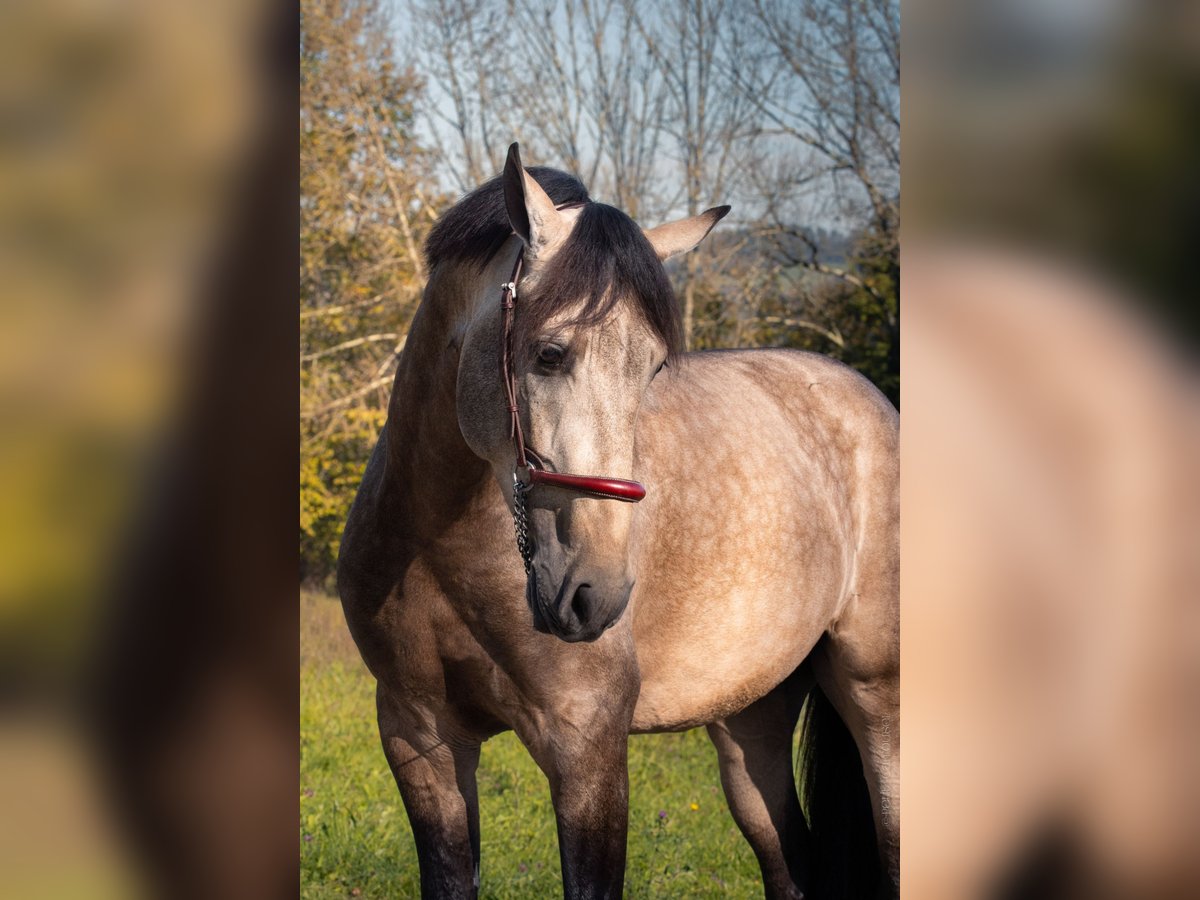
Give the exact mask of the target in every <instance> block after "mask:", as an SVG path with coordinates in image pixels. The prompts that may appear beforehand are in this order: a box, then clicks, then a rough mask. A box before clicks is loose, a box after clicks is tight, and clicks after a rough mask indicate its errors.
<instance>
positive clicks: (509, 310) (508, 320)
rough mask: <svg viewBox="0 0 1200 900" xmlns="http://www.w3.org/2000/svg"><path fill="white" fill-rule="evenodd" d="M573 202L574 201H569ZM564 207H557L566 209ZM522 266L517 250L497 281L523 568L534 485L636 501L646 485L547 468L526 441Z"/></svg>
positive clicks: (529, 556) (528, 562) (528, 552)
mask: <svg viewBox="0 0 1200 900" xmlns="http://www.w3.org/2000/svg"><path fill="white" fill-rule="evenodd" d="M572 205H574V204H572ZM565 208H566V207H559V209H565ZM524 266H525V252H524V250H523V249H522V251H521V252H520V253H518V254H517V260H516V262H515V263H514V264H513V270H512V275H511V276H510V277H509V280H508V281H506V282H504V284H502V285H500V307H501V309H502V310H503V318H504V325H503V338H502V348H501V354H500V356H501V362H500V366H501V379H502V380H503V382H504V392H505V397H506V399H507V401H508V415H509V422H510V425H509V435H510V437H511V439H512V442H513V450H514V452H515V454H516V465H515V467H514V468H513V519H514V521H515V525H516V531H517V547H518V549H519V550H520V551H521V558H522V559H523V560H524V562H525V571H526V572H529V570H530V568H531V567H532V565H533V548H532V545H531V544H530V541H529V531H528V519H527V511H526V507H527V497H526V495H527V494H528V493H529V492H530V491H531V490H533V488H534V487H535V486H537V485H539V484H540V485H545V486H546V487H555V488H559V489H560V490H564V491H573V492H575V493H577V494H584V495H586V496H588V497H594V498H595V499H597V500H621V501H624V502H626V503H637V502H638V501H639V500H641V499H642V498H643V497H645V496H646V488H645V486H643V485H642V484H640V483H638V482H636V481H628V480H626V479H624V478H609V477H606V476H596V475H568V474H566V473H564V472H549V471H547V470H546V467H545V463H544V462H543V461H542V459H541V457H539V456H538V455H537V454H536V453H535V452H534V451H533V450H531V449H530V448H529V447H527V446H526V445H525V433H524V431H522V429H521V409H520V406H519V405H518V403H517V373H516V370H515V368H514V356H515V354H514V352H513V345H512V344H513V318H514V315H515V312H516V305H517V286H518V285H519V284H520V281H521V272H522V271H523V269H524Z"/></svg>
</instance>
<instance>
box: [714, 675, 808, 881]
mask: <svg viewBox="0 0 1200 900" xmlns="http://www.w3.org/2000/svg"><path fill="white" fill-rule="evenodd" d="M805 674H806V675H807V673H805ZM793 682H794V679H792V680H789V681H788V682H785V683H784V684H782V685H780V686H779V687H777V688H775V690H773V691H772V692H771V693H769V694H767V695H766V696H765V697H763V698H762V699H760V700H758V701H756V702H755V703H752V704H751V705H750V706H748V707H747V708H746V709H744V710H742V711H741V712H740V713H737V714H736V715H733V716H730V717H729V718H727V719H725V720H723V721H720V722H714V723H713V724H712V725H709V726H708V736H709V738H710V739H711V740H712V742H713V745H714V746H715V747H716V748H717V757H718V760H719V762H720V767H721V786H722V787H723V788H724V789H725V798H726V799H727V800H728V801H729V809H730V811H731V812H732V813H733V819H734V821H735V822H737V825H738V828H740V829H741V832H742V834H743V835H744V836H745V837H746V840H747V841H748V842H749V843H750V846H751V848H753V850H754V855H755V856H756V857H758V864H759V867H760V868H761V869H762V875H763V888H764V890H765V892H766V895H767V898H768V900H774V898H789V900H796V898H801V897H804V896H805V895H804V891H805V889H806V882H807V876H808V859H807V850H808V846H807V845H808V827H807V825H805V822H804V815H803V813H802V812H801V811H800V801H799V799H798V798H797V796H796V781H795V775H794V773H793V771H792V733H793V731H794V730H795V727H796V720H797V719H798V717H799V714H800V703H801V702H802V700H803V697H804V690H805V689H806V685H798V684H794V683H793Z"/></svg>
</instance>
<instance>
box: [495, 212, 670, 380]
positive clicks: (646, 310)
mask: <svg viewBox="0 0 1200 900" xmlns="http://www.w3.org/2000/svg"><path fill="white" fill-rule="evenodd" d="M551 196H552V197H553V195H551ZM555 200H556V202H557V203H562V202H569V201H559V200H557V198H555ZM622 300H628V301H630V302H632V303H633V304H634V308H635V309H636V310H637V311H638V313H639V314H640V315H641V316H642V318H643V319H644V320H645V322H646V324H647V325H649V326H650V328H651V329H652V330H653V331H654V333H655V334H657V335H658V337H659V338H661V339H662V341H663V342H664V343H665V344H666V345H667V352H668V354H669V355H670V356H672V357H674V356H676V355H677V354H678V353H679V352H680V351H681V349H682V346H683V328H682V323H681V321H680V314H679V304H678V303H677V302H676V299H675V291H674V290H673V289H672V287H671V281H670V279H668V278H667V273H666V270H665V269H663V265H662V263H661V262H660V261H659V259H658V255H657V254H656V253H655V252H654V248H653V247H652V246H651V245H650V241H649V240H647V239H646V236H645V234H643V232H642V229H641V228H639V227H638V225H637V224H636V223H635V222H634V221H633V219H631V218H629V216H627V215H625V213H623V212H621V211H620V210H619V209H616V208H614V207H612V206H607V205H605V204H603V203H588V204H586V205H585V206H583V207H582V209H581V210H580V212H579V218H578V219H577V220H576V223H575V227H574V229H573V230H572V231H571V235H570V237H568V238H567V240H566V242H565V243H564V244H563V246H562V247H561V248H560V249H559V250H558V252H557V253H555V254H554V258H553V259H551V260H550V263H549V265H548V266H547V268H546V270H545V272H544V273H542V274H541V275H540V277H539V278H538V280H537V283H536V286H535V287H534V288H533V289H532V290H530V291H527V292H524V293H521V294H520V298H519V300H518V302H517V315H516V319H515V322H514V329H513V339H514V346H516V347H517V348H519V350H518V352H520V350H527V349H528V348H529V347H530V346H531V345H532V343H533V340H534V338H535V333H536V332H537V330H538V329H539V328H541V327H542V325H544V324H545V323H546V321H548V320H549V319H550V318H551V317H552V316H553V315H554V314H555V313H557V312H559V311H560V310H561V309H562V308H563V307H564V306H566V305H569V304H576V303H579V302H582V304H583V305H582V307H581V308H580V309H579V311H578V312H577V314H576V315H574V316H573V317H572V318H571V322H570V324H572V325H594V324H598V323H599V322H601V321H603V320H604V319H605V318H607V317H608V315H609V314H610V313H611V312H612V310H613V308H614V307H615V306H616V305H617V303H619V302H621V301H622Z"/></svg>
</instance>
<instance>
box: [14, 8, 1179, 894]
mask: <svg viewBox="0 0 1200 900" xmlns="http://www.w3.org/2000/svg"><path fill="white" fill-rule="evenodd" d="M297 13H299V15H297ZM897 28H898V24H897V16H896V9H895V5H894V4H892V3H887V2H878V3H877V2H872V0H854V2H849V0H846V2H821V3H818V2H801V3H783V2H779V3H776V2H770V0H738V2H734V0H726V2H724V3H719V2H712V3H710V2H697V0H691V2H687V3H682V2H680V3H675V2H670V0H664V2H661V3H638V4H633V3H625V2H620V0H611V2H603V0H601V2H595V3H590V2H589V3H584V2H581V0H570V2H569V0H560V2H556V3H552V2H548V0H547V2H537V0H513V2H511V3H502V4H493V3H490V2H488V0H476V2H451V0H445V2H442V3H438V2H434V0H414V2H412V3H406V2H404V0H396V3H395V4H394V5H393V4H383V3H372V2H362V0H355V2H342V3H333V2H322V3H317V2H310V0H303V2H302V3H301V4H300V8H299V9H297V8H296V6H295V5H293V4H272V3H268V2H265V0H264V2H249V3H248V2H244V0H239V2H236V3H234V2H216V3H208V4H204V5H202V6H201V5H198V4H187V3H181V4H154V3H150V2H138V0H130V2H117V3H107V4H96V3H91V2H66V0H54V2H48V3H36V4H35V3H20V2H18V3H12V4H5V5H4V6H3V7H2V8H0V272H2V277H0V498H2V500H0V536H2V538H3V539H2V540H0V650H2V655H0V703H2V704H3V705H2V707H0V873H2V874H0V894H6V895H7V894H13V895H16V896H23V897H37V896H47V897H58V896H128V895H130V894H136V893H148V894H151V895H155V894H165V895H170V896H241V895H244V896H248V897H249V896H253V897H261V896H264V895H266V894H276V893H293V892H295V891H297V890H298V888H299V881H300V876H299V874H298V871H297V858H298V856H299V853H300V850H299V849H298V846H299V847H303V846H307V845H308V842H306V841H305V840H304V835H305V834H310V835H311V833H312V832H310V831H308V830H306V829H307V827H308V826H306V821H307V817H308V816H309V815H314V814H323V812H324V811H325V808H324V807H319V808H318V807H316V806H306V805H305V804H308V803H315V802H316V800H317V798H316V797H313V796H306V795H305V789H304V788H302V787H300V786H298V783H297V773H298V771H299V767H300V758H299V757H300V754H299V749H298V746H297V743H298V742H297V734H296V727H297V708H296V703H297V685H296V677H297V676H296V664H297V660H296V655H297V651H296V648H297V643H298V641H299V625H298V622H297V601H296V594H297V592H296V578H297V570H296V557H295V555H294V553H295V550H294V547H295V545H293V544H292V543H291V541H292V540H293V537H292V536H293V535H294V534H295V532H294V531H293V530H292V529H293V528H295V525H294V522H295V519H294V518H293V517H294V515H295V510H296V506H295V505H294V504H295V502H296V496H297V495H296V488H295V484H296V482H295V481H294V480H293V478H294V476H293V472H294V471H297V470H298V471H299V473H300V491H299V499H300V504H299V507H300V529H299V531H300V560H299V563H300V566H299V578H300V579H301V581H302V582H304V583H305V584H306V585H307V586H308V592H306V600H305V601H304V603H306V604H309V606H310V609H311V610H314V611H313V612H312V613H311V615H309V616H308V617H307V618H306V623H307V622H317V623H318V625H319V622H320V621H321V617H322V616H323V615H324V613H325V612H327V611H328V607H324V606H320V605H314V604H319V603H322V602H325V600H324V597H323V593H324V591H325V590H327V588H328V576H329V573H330V571H331V566H332V563H333V560H334V558H335V553H336V546H337V541H338V538H339V529H340V524H341V521H342V518H343V515H344V511H345V508H346V505H347V504H348V502H349V500H350V497H351V496H352V492H353V489H354V486H355V485H356V483H357V479H358V476H359V473H360V471H361V465H362V463H363V461H364V460H365V454H366V453H367V452H368V451H369V449H370V443H371V441H372V440H373V437H374V434H375V432H376V430H377V428H378V426H379V424H380V415H381V413H380V409H381V403H382V400H383V399H384V397H385V394H386V385H387V383H388V380H389V377H390V374H391V371H392V367H393V366H394V359H395V355H396V353H397V351H398V350H399V349H400V348H401V347H402V345H403V336H404V333H405V328H406V324H407V321H408V319H409V317H410V316H411V314H412V311H413V309H414V306H415V303H416V300H417V297H418V291H419V289H420V284H421V279H422V277H423V273H422V271H421V258H420V253H419V249H420V245H421V241H422V239H423V237H424V235H425V234H426V233H427V231H428V229H429V227H430V225H431V224H432V222H433V221H434V219H435V218H436V216H437V215H438V214H439V213H440V212H441V211H442V210H444V209H445V208H446V207H447V205H448V204H449V203H451V202H452V201H453V200H454V198H455V197H456V196H458V195H459V194H460V193H461V192H462V191H464V190H466V189H468V188H470V187H472V186H474V185H475V184H477V183H478V182H479V181H481V180H483V179H484V178H486V177H488V176H489V175H491V174H493V173H494V172H495V171H496V170H497V169H498V167H499V164H500V162H501V154H502V153H503V150H504V148H506V147H507V144H508V143H509V142H510V140H513V139H517V140H520V141H521V142H522V148H523V153H524V154H525V159H526V162H527V163H528V164H546V165H554V166H558V167H562V168H568V169H571V170H573V171H576V172H578V173H579V174H580V175H581V176H582V177H583V178H584V180H585V182H586V183H587V184H588V186H589V188H590V189H591V191H592V194H593V196H594V197H595V198H596V199H599V200H602V201H604V202H609V203H612V204H614V205H617V206H619V207H622V208H624V209H626V210H628V211H629V212H630V213H631V214H633V215H634V216H635V218H637V219H638V220H639V221H640V222H642V223H643V224H646V225H654V224H657V223H658V222H660V221H663V220H665V219H667V218H669V217H671V216H673V215H676V214H681V213H686V212H691V211H694V210H696V209H703V208H705V207H707V206H711V205H716V204H719V203H731V204H733V206H734V212H733V215H732V216H731V217H730V219H729V220H727V221H726V222H725V223H723V224H722V228H721V229H718V231H717V232H716V233H715V234H714V238H719V239H718V240H714V241H712V242H711V243H710V244H709V245H708V246H707V247H706V248H705V249H704V250H702V251H701V252H699V253H697V254H693V255H691V256H690V257H689V258H688V259H687V260H686V262H685V264H684V265H682V266H680V267H679V268H677V269H675V270H673V271H672V277H673V278H674V280H675V284H676V287H677V291H678V294H679V297H680V302H681V304H682V306H683V309H684V311H685V313H686V318H687V321H688V322H689V340H690V344H691V346H692V347H693V348H705V347H715V346H735V345H786V346H801V347H808V348H810V349H816V350H819V351H821V352H826V353H832V354H834V355H836V356H839V357H840V358H843V359H845V360H846V361H847V362H849V363H850V364H852V365H855V366H856V367H858V368H859V369H860V370H862V371H864V372H865V373H866V374H867V375H868V377H871V378H872V379H873V380H875V382H876V383H877V384H879V385H880V387H881V388H882V389H883V390H884V391H885V393H887V394H888V395H889V396H891V397H892V398H893V399H894V400H896V401H897V402H898V401H899V399H900V397H901V394H902V395H903V400H904V403H903V424H904V439H903V440H904V443H903V471H904V494H905V496H904V500H903V503H904V507H905V514H904V526H903V539H902V545H903V548H904V562H903V569H904V577H903V613H904V624H903V632H904V636H903V643H904V662H903V666H904V682H903V683H904V696H903V709H904V714H903V715H904V718H903V721H904V729H905V731H906V734H907V739H906V744H905V749H904V752H903V760H904V768H903V773H904V774H903V784H904V789H903V794H904V797H905V800H904V806H905V815H904V819H903V821H904V830H903V844H902V846H903V853H904V858H903V873H904V874H903V877H904V884H903V889H904V890H905V891H906V892H907V893H908V894H910V895H911V896H914V897H921V898H924V897H934V898H937V897H964V896H965V897H993V896H1001V897H1002V896H1021V897H1024V896H1030V895H1039V894H1040V895H1043V896H1089V897H1096V896H1116V897H1176V896H1180V897H1182V896H1194V895H1195V893H1196V891H1197V889H1198V887H1200V873H1198V872H1197V857H1196V855H1195V853H1194V852H1193V851H1194V844H1195V838H1194V836H1195V835H1196V834H1200V820H1198V814H1200V772H1198V770H1197V766H1196V763H1195V760H1196V759H1197V758H1200V753H1198V752H1197V751H1198V750H1200V608H1198V607H1200V604H1198V600H1200V596H1198V594H1200V591H1198V582H1200V578H1198V575H1200V572H1198V571H1197V569H1198V567H1200V547H1198V546H1197V543H1198V537H1197V536H1198V535H1200V528H1198V527H1197V526H1198V524H1200V523H1198V522H1197V512H1198V508H1200V490H1198V485H1197V471H1196V459H1197V458H1198V454H1197V438H1198V434H1200V431H1198V429H1197V403H1196V384H1195V349H1196V343H1195V339H1196V327H1197V322H1196V308H1197V303H1196V301H1197V291H1196V287H1195V279H1194V276H1193V274H1192V263H1193V260H1194V258H1195V254H1194V252H1193V249H1192V248H1193V247H1194V245H1195V243H1196V239H1197V231H1198V229H1197V224H1198V222H1197V210H1200V185H1198V178H1200V176H1198V174H1197V167H1196V165H1195V160H1196V159H1197V158H1198V153H1197V150H1198V149H1200V148H1198V147H1197V137H1198V130H1200V71H1198V64H1197V60H1198V59H1200V53H1198V52H1197V50H1198V49H1200V48H1198V46H1197V45H1198V43H1200V11H1198V9H1197V5H1196V4H1194V3H1186V2H1184V3H1136V4H1135V3H1133V2H1131V0H1099V2H1087V3H1083V2H1075V0H1043V2H1039V3H1029V2H1015V3H1007V4H1000V3H994V2H992V3H984V2H966V3H963V2H958V3H953V4H950V3H943V2H938V0H911V2H908V3H906V4H905V5H904V8H903V43H904V47H903V55H904V59H905V62H904V80H903V91H902V101H898V100H897V94H896V85H897V83H898V78H899V59H900V48H899V45H898V40H899V36H898V31H897ZM297 47H299V53H298V59H297ZM297 61H298V62H299V67H298V68H299V84H298V85H297V79H296V75H297ZM898 102H900V103H901V106H902V108H903V122H904V126H903V144H904V148H905V149H904V154H905V156H904V195H905V199H904V202H903V211H904V216H905V229H904V250H903V253H902V254H901V253H900V252H899V246H900V245H899V222H900V216H899V213H900V209H901V203H900V190H899V181H898V174H897V173H898V171H899V143H898V142H897V131H896V129H897V127H898V123H899V120H900V118H901V117H900V116H899V114H898V109H897V103H898ZM297 109H299V113H300V116H299V125H300V128H299V138H300V155H299V164H297V157H296V143H295V140H296V136H297V131H296V130H294V129H295V128H296V124H297V120H296V118H294V116H295V113H296V110H297ZM297 178H299V184H300V191H299V194H300V203H299V209H297V203H296V196H297V194H296V184H297ZM297 233H298V234H299V273H298V274H299V283H298V285H297V268H296V264H297V255H296V250H297V243H296V241H297V238H296V235H297ZM901 259H903V262H904V263H905V268H906V270H907V281H906V282H905V286H904V289H903V297H904V304H903V311H901V305H900V304H899V302H898V298H899V295H900V280H899V272H900V262H901ZM297 287H298V288H299V299H300V311H299V319H298V320H297V318H296V308H295V306H294V304H295V302H296V298H297ZM901 319H903V325H904V334H905V344H904V354H903V371H904V376H905V377H904V387H903V391H901V389H900V380H899V371H900V367H899V360H900V356H899V353H900V351H899V324H900V320H901ZM297 322H298V325H297ZM297 329H298V333H297ZM297 346H299V356H300V359H299V362H298V365H299V375H298V380H299V391H298V392H297V376H296V374H295V373H296V372H297V369H296V368H294V367H295V366H297V359H296V354H297ZM297 394H298V396H297ZM297 421H298V422H299V453H298V452H297V431H296V423H297ZM293 465H295V466H296V469H293V468H292V466H293ZM330 621H331V622H333V623H334V624H330V625H329V626H328V627H317V626H314V628H313V629H311V630H310V629H308V626H307V624H306V631H305V638H304V639H305V641H307V642H308V643H307V645H306V646H308V647H309V648H316V650H314V651H313V652H312V653H310V654H309V656H306V657H305V659H306V660H308V663H307V664H310V665H312V666H318V665H321V666H324V665H325V664H326V659H327V657H328V656H329V654H331V653H333V652H335V651H336V647H333V649H330V647H331V645H333V644H336V642H337V640H339V638H338V637H337V632H336V628H335V627H334V625H335V624H336V621H337V620H336V619H332V620H330ZM318 651H319V652H318ZM354 690H358V688H354ZM314 696H316V695H314ZM322 696H324V695H322ZM355 696H356V697H357V695H355ZM317 700H318V701H319V700H320V697H317ZM356 702H357V701H356ZM306 708H308V709H310V710H316V711H318V712H319V711H320V710H321V709H323V708H324V707H321V706H320V705H319V703H314V702H312V701H310V702H309V704H308V706H307V707H306ZM330 708H331V709H336V704H335V705H334V706H333V707H330ZM314 721H317V722H331V721H334V720H333V718H332V713H331V714H330V716H328V717H323V718H318V719H317V720H314ZM333 762H334V763H336V760H334V761H333ZM376 762H379V760H376ZM652 771H653V770H652ZM384 777H386V773H385V774H384ZM651 780H653V779H651ZM385 783H386V782H385ZM337 799H338V798H336V797H335V798H334V800H333V801H331V802H336V801H337ZM391 802H394V797H393V798H392V801H391ZM697 805H701V804H697ZM685 808H687V809H688V810H689V812H690V807H689V806H685ZM702 808H704V807H703V806H702ZM334 812H336V813H338V814H339V816H340V818H339V820H344V819H345V816H344V815H340V810H334ZM396 814H399V811H398V809H397V811H396ZM298 815H299V818H300V826H301V827H300V831H299V834H298V832H297V817H298ZM331 815H332V814H331ZM674 816H675V813H674V812H671V813H670V815H669V816H668V817H667V819H665V820H663V821H668V822H670V821H676V819H675V818H674ZM655 827H657V826H655ZM666 827H667V826H664V830H662V831H661V832H659V831H656V832H654V834H656V835H668V836H669V834H670V832H669V831H667V830H665V829H666ZM354 838H355V835H354V834H350V835H349V836H348V840H353V839H354ZM394 849H396V852H397V853H399V852H407V849H406V848H404V849H402V848H401V846H400V844H399V843H398V844H397V845H396V846H395V848H394ZM650 858H653V856H651V857H650ZM681 858H690V857H688V855H687V854H686V853H684V854H682V856H681ZM335 862H336V861H335ZM322 865H324V863H322ZM750 871H751V873H752V871H753V869H752V868H751V869H750ZM329 872H332V873H333V874H334V875H335V876H341V875H342V874H343V873H340V872H339V871H338V870H337V867H336V866H330V867H329V868H328V870H327V871H325V873H324V874H325V875H328V874H329ZM356 888H358V889H359V890H360V894H361V893H362V891H361V888H359V885H357V884H355V883H352V882H351V881H350V880H348V879H344V878H342V877H334V878H332V879H327V880H326V881H325V882H323V884H322V886H321V887H320V888H317V887H315V886H311V885H310V886H309V887H308V888H307V889H306V893H308V894H311V895H313V896H325V895H329V896H333V895H334V894H337V895H339V896H342V895H345V894H347V893H351V892H352V891H353V890H354V889H356ZM673 889H674V892H675V893H680V892H682V893H685V894H686V893H688V891H687V890H685V889H682V888H680V887H679V885H678V884H676V885H674V887H673ZM664 890H667V892H671V890H672V888H671V887H667V888H665V889H664ZM709 890H711V891H712V892H713V893H714V894H716V895H730V894H736V893H737V891H736V890H735V889H734V888H732V887H729V886H728V885H726V886H725V889H724V890H723V888H722V886H721V885H716V886H714V887H711V888H709Z"/></svg>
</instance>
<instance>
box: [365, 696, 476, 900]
mask: <svg viewBox="0 0 1200 900" xmlns="http://www.w3.org/2000/svg"><path fill="white" fill-rule="evenodd" d="M378 706H379V734H380V737H381V738H382V740H383V752H384V754H385V755H386V756H387V760H388V765H389V766H391V769H392V774H393V775H394V776H395V778H396V784H397V785H398V786H399V788H400V796H401V797H403V798H404V808H405V809H406V810H407V811H408V820H409V822H410V823H411V824H412V830H413V837H414V839H415V840H416V844H417V859H418V862H419V863H420V867H421V896H422V897H424V898H439V900H440V898H473V897H475V896H477V895H478V893H479V795H478V792H477V790H476V785H475V769H476V766H477V765H478V764H479V745H478V744H458V745H455V746H451V745H450V744H449V743H447V742H446V741H445V740H444V739H443V737H441V736H439V735H437V734H435V733H432V732H426V731H424V730H423V729H420V728H415V727H413V726H412V725H411V723H410V722H408V721H407V720H406V718H405V717H404V716H402V715H400V714H399V713H398V712H397V710H396V709H394V708H393V707H392V705H391V704H389V703H387V701H386V700H385V697H384V692H383V690H382V689H380V691H379V692H378Z"/></svg>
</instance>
